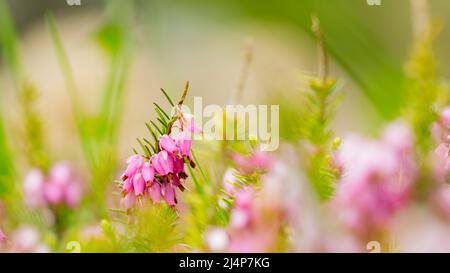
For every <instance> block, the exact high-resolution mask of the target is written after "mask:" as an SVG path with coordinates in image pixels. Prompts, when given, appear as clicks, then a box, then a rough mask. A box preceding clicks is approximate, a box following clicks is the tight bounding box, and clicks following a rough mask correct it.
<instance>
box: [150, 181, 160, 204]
mask: <svg viewBox="0 0 450 273" xmlns="http://www.w3.org/2000/svg"><path fill="white" fill-rule="evenodd" d="M147 192H148V194H149V196H150V198H151V199H152V200H153V202H155V203H159V202H160V201H161V186H160V185H159V183H157V182H155V183H153V184H152V186H151V187H149V188H148V190H147Z"/></svg>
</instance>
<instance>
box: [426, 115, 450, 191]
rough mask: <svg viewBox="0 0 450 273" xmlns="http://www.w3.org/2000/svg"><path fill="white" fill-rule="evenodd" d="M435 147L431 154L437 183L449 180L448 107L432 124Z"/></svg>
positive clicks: (449, 129)
mask: <svg viewBox="0 0 450 273" xmlns="http://www.w3.org/2000/svg"><path fill="white" fill-rule="evenodd" d="M432 134H433V135H434V138H435V140H436V142H437V148H436V149H435V151H434V153H433V154H432V156H431V164H432V167H433V172H434V177H435V179H436V180H437V181H438V182H439V183H441V184H442V183H449V182H450V107H447V108H445V109H444V110H443V111H442V113H441V115H440V117H439V120H438V121H437V122H436V123H435V124H433V127H432Z"/></svg>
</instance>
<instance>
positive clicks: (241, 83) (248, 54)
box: [230, 38, 253, 104]
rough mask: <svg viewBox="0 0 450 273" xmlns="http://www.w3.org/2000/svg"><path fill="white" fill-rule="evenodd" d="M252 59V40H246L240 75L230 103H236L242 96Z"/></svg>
mask: <svg viewBox="0 0 450 273" xmlns="http://www.w3.org/2000/svg"><path fill="white" fill-rule="evenodd" d="M252 59H253V40H252V39H250V38H249V39H247V41H246V42H245V45H244V62H243V64H242V68H241V73H240V75H239V80H238V84H237V86H236V89H235V90H234V92H233V93H232V95H231V99H230V100H231V103H232V104H233V103H238V102H239V101H240V100H241V99H242V96H243V95H244V90H245V85H246V83H247V79H248V73H249V71H250V65H251V63H252Z"/></svg>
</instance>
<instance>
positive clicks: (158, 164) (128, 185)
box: [121, 114, 200, 209]
mask: <svg viewBox="0 0 450 273" xmlns="http://www.w3.org/2000/svg"><path fill="white" fill-rule="evenodd" d="M172 128H174V129H178V130H179V131H178V132H173V133H170V134H164V135H162V136H160V138H159V140H158V152H157V153H155V154H153V155H152V156H151V157H150V158H146V157H145V156H142V155H133V156H131V157H130V158H129V159H128V161H127V163H128V166H127V168H126V170H125V172H124V173H123V174H122V177H121V178H122V181H123V185H122V191H123V194H124V196H125V197H124V204H125V207H126V208H127V209H130V208H131V207H133V206H134V204H135V203H136V199H137V198H139V197H143V196H147V197H149V198H150V199H151V200H153V202H156V203H159V202H160V200H161V197H163V198H164V200H165V201H166V202H167V204H168V205H169V206H175V205H176V203H177V198H176V189H177V188H179V189H180V190H184V187H183V185H182V183H181V182H182V181H183V180H184V179H186V178H187V174H186V172H185V170H184V164H185V160H186V161H188V162H189V164H190V165H191V166H192V167H194V166H195V164H194V161H193V159H192V156H191V146H192V133H198V132H200V129H199V128H198V127H197V126H196V125H195V123H194V120H193V117H192V116H191V115H188V114H181V115H180V117H179V118H177V119H176V121H175V122H174V123H173V126H172ZM172 128H171V129H172ZM171 131H175V130H171Z"/></svg>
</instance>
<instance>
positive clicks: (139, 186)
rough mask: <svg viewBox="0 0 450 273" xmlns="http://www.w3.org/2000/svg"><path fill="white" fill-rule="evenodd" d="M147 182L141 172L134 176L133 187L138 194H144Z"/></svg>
mask: <svg viewBox="0 0 450 273" xmlns="http://www.w3.org/2000/svg"><path fill="white" fill-rule="evenodd" d="M145 184H146V182H145V180H144V177H143V176H142V174H141V173H137V174H135V175H134V177H133V189H134V194H135V195H136V196H139V195H142V194H144V190H145V186H146V185H145Z"/></svg>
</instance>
